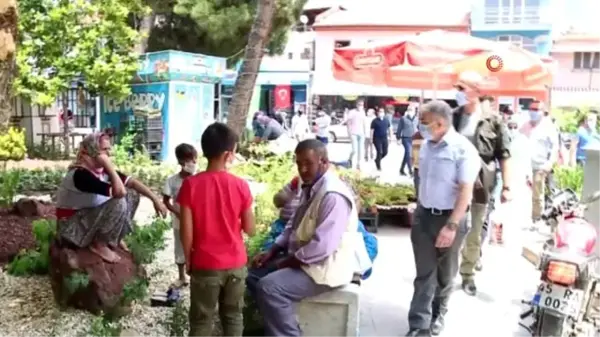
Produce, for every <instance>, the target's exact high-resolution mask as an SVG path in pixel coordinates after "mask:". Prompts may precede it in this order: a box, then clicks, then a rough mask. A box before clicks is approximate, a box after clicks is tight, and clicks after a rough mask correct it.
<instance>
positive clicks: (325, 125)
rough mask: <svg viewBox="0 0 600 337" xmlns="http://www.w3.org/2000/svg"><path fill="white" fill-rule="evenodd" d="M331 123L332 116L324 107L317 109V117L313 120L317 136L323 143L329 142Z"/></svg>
mask: <svg viewBox="0 0 600 337" xmlns="http://www.w3.org/2000/svg"><path fill="white" fill-rule="evenodd" d="M330 125H331V117H330V116H329V115H328V114H326V113H325V111H323V110H322V109H320V108H319V109H318V110H317V118H316V119H315V120H314V122H313V128H314V131H315V133H316V138H317V139H318V140H320V141H321V142H322V143H323V144H328V143H329V126H330Z"/></svg>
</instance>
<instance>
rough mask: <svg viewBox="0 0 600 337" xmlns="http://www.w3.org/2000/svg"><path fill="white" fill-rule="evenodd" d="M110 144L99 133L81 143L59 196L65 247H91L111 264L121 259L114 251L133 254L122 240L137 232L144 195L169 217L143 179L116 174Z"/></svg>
mask: <svg viewBox="0 0 600 337" xmlns="http://www.w3.org/2000/svg"><path fill="white" fill-rule="evenodd" d="M110 149H111V144H110V139H109V137H108V136H107V135H106V134H104V133H100V132H98V133H94V134H91V135H88V136H87V137H85V138H84V139H83V140H82V141H81V143H80V149H79V153H78V154H77V159H76V160H75V162H73V164H71V166H69V170H68V172H67V175H66V176H65V178H64V179H63V181H62V183H61V185H60V186H59V188H58V192H57V202H56V218H57V225H58V236H59V240H60V242H61V243H66V244H72V245H74V246H76V247H79V248H86V247H89V248H90V250H91V251H92V252H93V253H95V254H97V255H99V256H100V257H101V258H102V259H104V260H105V261H107V262H110V263H114V262H117V261H118V260H119V259H120V257H119V255H117V254H116V253H115V252H114V251H113V250H112V249H111V248H115V247H117V246H119V247H120V248H122V249H124V250H127V247H126V246H125V244H124V242H123V241H122V240H123V238H124V237H125V235H127V234H128V233H130V232H131V230H132V221H133V216H134V214H135V211H136V210H137V207H138V205H139V202H140V194H141V195H143V196H145V197H147V198H149V199H150V200H152V202H153V203H154V209H155V210H156V212H157V214H160V215H162V216H165V215H166V212H167V209H166V207H165V205H164V204H163V203H162V202H161V201H160V198H159V197H158V196H157V195H155V194H154V193H152V191H150V189H149V188H148V187H146V186H145V185H144V184H142V183H141V182H139V181H138V180H136V179H134V178H132V177H128V176H126V175H124V174H123V173H121V172H119V171H117V170H116V168H115V166H114V165H113V163H112V162H111V160H110V157H109V155H110Z"/></svg>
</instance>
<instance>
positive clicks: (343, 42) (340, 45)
mask: <svg viewBox="0 0 600 337" xmlns="http://www.w3.org/2000/svg"><path fill="white" fill-rule="evenodd" d="M349 45H350V41H348V40H338V41H335V47H336V48H343V47H348V46H349Z"/></svg>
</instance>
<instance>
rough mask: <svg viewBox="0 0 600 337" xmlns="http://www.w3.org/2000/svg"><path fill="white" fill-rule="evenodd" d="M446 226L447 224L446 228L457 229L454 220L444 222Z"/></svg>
mask: <svg viewBox="0 0 600 337" xmlns="http://www.w3.org/2000/svg"><path fill="white" fill-rule="evenodd" d="M446 226H447V227H448V228H450V230H453V231H455V230H457V229H458V223H456V222H448V223H447V224H446Z"/></svg>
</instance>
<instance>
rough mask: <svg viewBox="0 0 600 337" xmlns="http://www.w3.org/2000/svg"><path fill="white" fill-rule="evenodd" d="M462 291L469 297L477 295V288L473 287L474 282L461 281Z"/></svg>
mask: <svg viewBox="0 0 600 337" xmlns="http://www.w3.org/2000/svg"><path fill="white" fill-rule="evenodd" d="M462 289H463V290H464V292H465V293H467V295H469V296H475V295H477V286H475V281H473V280H463V282H462Z"/></svg>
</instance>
